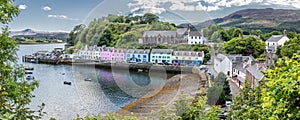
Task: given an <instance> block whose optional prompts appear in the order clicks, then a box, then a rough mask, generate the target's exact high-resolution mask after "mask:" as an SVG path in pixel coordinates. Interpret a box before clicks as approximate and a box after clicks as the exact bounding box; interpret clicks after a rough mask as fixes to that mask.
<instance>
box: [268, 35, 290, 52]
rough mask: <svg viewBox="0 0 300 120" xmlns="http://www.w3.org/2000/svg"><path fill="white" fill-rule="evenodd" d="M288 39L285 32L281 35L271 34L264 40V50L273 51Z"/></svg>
mask: <svg viewBox="0 0 300 120" xmlns="http://www.w3.org/2000/svg"><path fill="white" fill-rule="evenodd" d="M289 40H290V39H289V38H288V37H287V36H286V34H285V32H284V34H283V35H272V37H270V38H269V39H268V40H267V41H266V45H267V46H266V50H267V52H268V53H275V52H276V50H277V47H278V46H280V45H281V46H283V45H284V43H285V42H287V41H289Z"/></svg>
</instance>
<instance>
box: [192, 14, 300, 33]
mask: <svg viewBox="0 0 300 120" xmlns="http://www.w3.org/2000/svg"><path fill="white" fill-rule="evenodd" d="M210 24H218V25H220V26H222V27H238V28H242V29H244V30H256V29H261V30H262V31H264V32H270V31H273V30H280V31H282V30H283V29H286V30H288V31H294V32H300V10H287V9H272V8H266V9H245V10H240V11H236V12H234V13H232V14H230V15H228V16H225V17H223V18H217V19H213V20H208V21H205V22H203V23H199V24H194V26H195V27H196V28H203V27H207V26H209V25H210Z"/></svg>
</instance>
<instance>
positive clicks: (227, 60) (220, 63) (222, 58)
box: [214, 54, 254, 78]
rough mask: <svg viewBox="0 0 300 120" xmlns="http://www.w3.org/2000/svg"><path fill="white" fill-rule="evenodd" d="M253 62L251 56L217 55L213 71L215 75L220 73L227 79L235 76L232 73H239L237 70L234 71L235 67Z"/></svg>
mask: <svg viewBox="0 0 300 120" xmlns="http://www.w3.org/2000/svg"><path fill="white" fill-rule="evenodd" d="M253 60H254V58H253V57H252V56H239V55H225V54H217V55H216V57H215V58H214V69H215V71H216V72H217V73H221V72H222V73H224V74H225V75H227V76H228V77H232V76H234V75H235V74H234V73H237V74H238V73H239V72H238V71H237V70H234V68H236V66H239V64H242V63H245V62H247V63H251V62H252V61H253ZM245 74H246V73H245ZM244 77H245V76H243V78H244Z"/></svg>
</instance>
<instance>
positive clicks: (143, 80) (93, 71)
mask: <svg viewBox="0 0 300 120" xmlns="http://www.w3.org/2000/svg"><path fill="white" fill-rule="evenodd" d="M63 47H64V44H40V45H19V51H18V52H17V54H18V57H19V63H20V64H23V65H24V66H30V67H34V71H33V76H34V77H35V79H36V80H38V81H39V83H40V85H39V88H37V89H36V90H35V91H34V92H33V94H34V95H35V97H34V98H33V99H32V103H31V104H30V107H31V108H33V109H38V107H37V106H38V105H41V104H42V103H45V104H46V106H45V109H44V111H45V112H47V114H46V116H44V118H43V119H50V118H51V117H53V118H56V119H64V120H65V119H73V118H75V117H76V116H77V114H78V115H80V116H84V115H87V114H105V113H106V112H113V111H117V110H119V109H121V107H123V106H125V105H127V104H129V103H131V102H133V101H134V100H136V99H137V98H139V97H142V96H144V95H146V94H147V93H148V92H149V91H151V90H153V89H156V88H160V87H161V84H163V83H164V82H165V80H166V79H167V76H164V77H161V76H160V77H158V76H157V77H156V76H153V75H151V78H150V77H149V73H143V72H137V71H134V72H133V71H129V70H114V69H113V70H112V69H101V68H96V67H93V66H82V65H80V66H77V65H48V64H33V63H25V62H22V56H24V55H28V54H32V53H33V52H36V51H40V50H46V51H52V50H53V49H54V48H63ZM87 77H88V78H90V79H91V81H85V80H84V79H85V78H87ZM64 81H69V82H71V83H72V84H71V85H64V84H63V82H64ZM144 87H145V88H146V89H142V90H141V88H144ZM123 88H130V89H126V90H125V89H123Z"/></svg>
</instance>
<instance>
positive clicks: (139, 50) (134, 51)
mask: <svg viewBox="0 0 300 120" xmlns="http://www.w3.org/2000/svg"><path fill="white" fill-rule="evenodd" d="M126 53H136V54H148V53H150V50H149V49H128V50H127V51H126Z"/></svg>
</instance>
